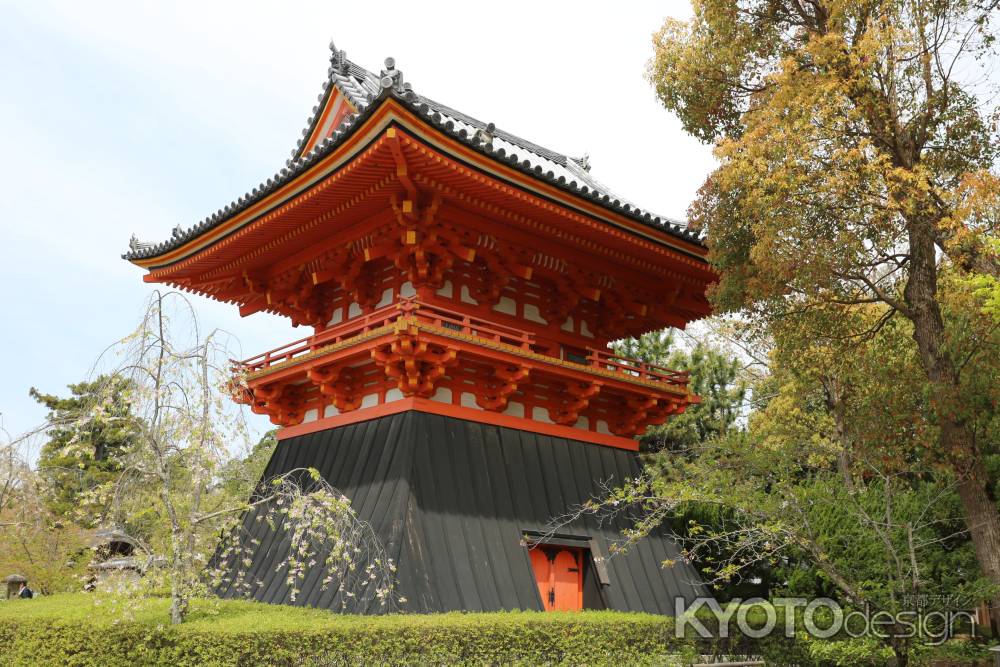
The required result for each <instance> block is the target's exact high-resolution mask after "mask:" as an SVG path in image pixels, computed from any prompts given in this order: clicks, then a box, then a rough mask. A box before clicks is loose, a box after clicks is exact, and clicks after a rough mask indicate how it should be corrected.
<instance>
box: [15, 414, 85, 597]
mask: <svg viewBox="0 0 1000 667" xmlns="http://www.w3.org/2000/svg"><path fill="white" fill-rule="evenodd" d="M35 435H37V433H36V432H29V433H26V434H23V435H21V436H19V437H11V436H10V434H9V433H7V432H6V431H4V430H3V429H0V571H2V572H7V573H15V572H16V573H18V574H22V575H25V576H27V578H28V580H29V581H30V582H32V586H33V587H34V588H35V590H37V591H39V592H42V593H45V594H51V593H58V592H63V591H67V590H73V589H77V588H79V584H80V579H79V576H80V575H81V574H82V573H83V570H84V568H85V567H86V565H87V563H88V561H89V558H88V555H87V552H86V535H85V531H83V530H82V529H81V528H80V527H78V526H76V525H74V524H73V523H71V522H68V521H65V520H63V519H62V517H60V516H57V515H55V514H54V513H53V512H52V511H51V510H50V509H49V507H48V506H47V504H46V503H45V502H44V498H45V497H46V493H45V489H46V482H45V480H44V479H43V478H42V477H40V476H39V475H38V474H37V473H36V472H35V471H34V470H32V469H31V466H30V465H29V459H30V451H31V447H30V445H31V444H32V440H33V438H34V436H35Z"/></svg>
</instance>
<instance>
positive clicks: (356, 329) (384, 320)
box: [235, 297, 688, 386]
mask: <svg viewBox="0 0 1000 667" xmlns="http://www.w3.org/2000/svg"><path fill="white" fill-rule="evenodd" d="M402 318H410V319H415V320H416V321H418V322H420V323H423V324H429V325H432V326H435V327H438V328H441V329H450V330H452V331H455V332H458V333H462V334H465V335H468V336H473V337H476V338H480V339H485V340H490V341H493V342H496V343H502V344H504V345H509V346H512V347H517V348H520V349H522V350H526V351H531V352H537V350H536V347H541V346H540V345H539V344H538V342H537V341H536V339H535V337H534V336H533V335H532V334H530V333H527V332H525V331H521V330H520V329H516V328H514V327H509V326H506V325H504V324H499V323H497V322H491V321H489V320H486V319H483V318H481V317H476V316H474V315H468V314H465V313H460V312H457V311H453V310H449V309H447V308H442V307H440V306H436V305H431V304H427V303H424V302H422V301H419V300H417V299H416V298H415V297H408V298H404V299H400V300H399V301H398V302H396V303H393V304H390V305H388V306H385V307H383V308H379V309H378V310H375V311H372V312H371V313H368V314H367V315H362V316H360V317H355V318H352V319H350V320H348V321H346V322H344V323H342V324H339V325H337V326H334V327H331V328H329V329H326V330H324V331H321V332H320V333H318V334H315V335H313V336H308V337H306V338H302V339H300V340H297V341H293V342H291V343H288V344H286V345H282V346H281V347H278V348H275V349H273V350H270V351H269V352H264V353H263V354H258V355H257V356H255V357H250V358H249V359H245V360H243V361H241V362H235V363H236V365H237V366H238V367H240V368H241V369H242V370H243V371H244V372H245V373H247V374H253V373H255V372H257V371H261V370H264V369H266V368H269V367H271V366H274V365H276V364H282V363H285V362H289V361H292V360H294V359H295V358H297V357H301V356H303V355H306V354H309V353H311V352H315V351H316V350H320V349H322V348H325V347H328V346H330V345H336V344H337V343H341V342H344V341H348V340H350V339H352V338H356V337H358V336H363V335H364V334H366V333H369V332H371V331H374V330H376V329H380V328H382V327H386V326H389V325H391V324H393V323H395V322H396V321H397V320H399V319H402ZM585 349H586V356H585V357H581V358H580V360H579V361H577V360H576V359H575V358H567V359H563V360H561V361H563V362H564V363H565V362H566V361H569V362H570V363H576V364H578V365H580V366H583V367H587V368H595V369H600V370H603V371H611V372H613V373H621V374H622V375H627V376H630V377H632V378H637V379H640V380H645V381H650V382H660V383H664V384H668V385H674V386H685V385H687V383H688V373H687V372H686V371H674V370H671V369H669V368H664V367H663V366H657V365H656V364H649V363H646V362H643V361H639V360H637V359H629V358H628V357H622V356H619V355H616V354H613V353H611V352H608V351H607V350H598V349H595V348H585Z"/></svg>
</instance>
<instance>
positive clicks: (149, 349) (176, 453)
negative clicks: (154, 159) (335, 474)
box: [91, 292, 396, 623]
mask: <svg viewBox="0 0 1000 667" xmlns="http://www.w3.org/2000/svg"><path fill="white" fill-rule="evenodd" d="M224 339H225V336H224V333H223V332H220V331H213V332H210V333H209V334H207V335H205V336H202V335H201V332H200V330H199V327H198V322H197V319H196V318H195V317H194V314H193V311H192V310H191V308H190V304H188V302H187V301H186V300H185V299H184V298H183V297H182V296H181V295H179V294H177V293H168V294H163V293H160V292H156V293H155V294H154V296H153V297H152V299H151V301H150V303H149V306H148V308H147V310H146V312H145V313H144V316H143V318H142V321H141V323H140V325H139V327H138V328H137V329H136V331H135V332H133V333H132V334H130V335H129V336H126V337H125V338H124V339H122V340H121V341H120V342H119V344H117V345H116V346H113V347H112V348H111V349H110V350H109V352H108V353H106V354H107V357H106V358H108V357H111V355H112V354H116V358H117V359H119V361H118V362H117V363H115V364H114V365H113V367H112V368H111V369H109V370H108V375H109V377H112V378H114V380H113V381H112V382H108V383H104V385H103V387H104V394H103V395H102V397H101V399H100V400H98V401H96V402H94V403H93V407H92V412H91V415H92V416H93V415H94V414H96V413H97V412H99V411H100V410H102V409H103V408H102V406H104V405H107V404H108V402H109V401H110V399H111V395H112V394H111V392H112V391H115V390H116V389H114V388H119V389H121V391H122V395H123V397H124V399H125V401H127V403H128V404H129V405H131V409H132V414H134V415H135V417H136V421H135V423H136V425H137V432H136V434H135V443H134V446H133V447H131V448H130V449H129V451H128V453H127V455H126V456H125V457H124V459H123V461H122V464H121V472H120V473H119V475H118V476H117V478H116V479H115V480H114V481H113V482H109V484H108V487H109V491H110V493H111V496H112V497H113V498H114V511H115V513H116V516H125V517H130V516H135V515H136V514H142V513H145V515H146V518H145V520H146V521H147V522H149V523H151V524H154V525H155V524H157V523H159V524H160V525H162V530H161V531H159V536H160V538H161V539H162V543H161V544H158V545H156V546H158V547H161V548H162V549H163V551H164V552H165V558H166V566H165V568H163V570H162V574H163V576H164V577H165V579H166V581H165V583H166V585H167V586H168V587H169V589H170V597H171V605H170V618H171V622H172V623H181V622H183V620H184V618H185V615H186V613H187V610H188V607H189V604H190V601H191V599H192V598H193V597H194V596H196V595H201V594H205V593H208V592H209V591H210V590H211V586H212V583H213V579H215V580H216V581H217V580H218V577H217V576H215V575H217V574H218V573H217V572H213V571H212V570H213V568H212V567H210V564H214V565H215V566H218V564H219V562H220V560H221V561H224V562H230V561H231V558H232V557H235V555H237V554H242V553H243V551H240V550H241V549H250V548H252V547H253V546H254V545H255V543H254V542H253V541H252V540H254V539H259V535H255V536H254V537H252V538H247V539H249V540H250V542H247V539H244V532H245V531H240V530H239V526H241V525H242V522H241V518H242V517H243V516H244V515H247V514H248V513H253V515H254V516H260V517H261V521H263V519H264V518H265V517H267V518H268V520H267V521H266V522H263V525H265V526H266V527H268V528H269V529H270V530H279V529H280V530H283V531H284V532H285V534H286V535H287V536H289V539H290V542H291V547H290V548H289V550H288V552H287V554H285V556H284V558H281V559H279V560H278V562H277V563H274V565H275V566H276V567H278V568H279V569H284V570H285V571H286V572H287V573H288V575H287V576H288V577H289V579H290V580H291V581H292V584H293V585H294V582H296V581H298V580H299V579H300V578H301V577H302V576H303V574H304V571H305V570H306V569H307V568H309V567H312V566H313V565H316V566H318V567H319V568H320V569H321V571H322V572H324V573H325V574H326V576H325V577H324V580H325V581H328V582H329V585H334V586H337V587H338V588H340V589H344V590H346V589H348V588H349V587H352V586H356V585H362V584H363V585H365V586H366V587H367V588H366V590H372V589H374V590H373V594H374V595H376V596H377V597H378V599H379V602H380V603H381V604H383V605H384V606H385V608H386V609H391V608H392V607H393V605H394V604H395V602H396V597H395V593H394V578H393V576H392V572H393V571H394V566H393V565H392V562H391V561H390V560H389V559H388V558H385V557H384V553H382V551H381V547H380V545H378V544H377V540H374V534H373V533H371V531H370V529H368V530H366V529H365V525H364V524H362V523H361V522H359V521H358V520H357V517H356V516H355V515H354V513H353V510H352V509H351V507H350V503H349V502H348V500H347V499H346V498H345V497H344V496H343V495H341V494H339V493H337V492H336V491H335V490H333V489H331V488H329V486H328V485H325V484H324V483H323V482H322V480H321V479H320V478H319V475H318V473H316V471H312V470H310V471H306V470H296V471H292V472H290V473H288V474H287V475H284V476H282V477H279V478H277V479H275V480H268V481H265V482H264V483H262V484H260V485H259V486H258V487H257V492H256V493H255V494H254V495H253V496H243V497H240V498H234V497H232V494H230V493H227V492H226V480H225V479H223V478H222V477H221V474H222V473H224V472H225V471H226V470H227V467H229V466H230V464H231V459H232V455H231V453H230V452H231V451H232V450H236V449H238V445H239V443H241V442H244V443H245V442H246V430H245V426H244V424H243V422H242V419H241V413H239V412H238V411H237V410H236V409H235V407H234V406H233V404H232V403H231V401H230V400H229V394H230V392H231V391H232V390H234V389H236V388H234V386H233V383H234V378H233V377H232V375H231V368H230V365H229V361H228V360H229V355H228V354H227V351H226V349H225V346H224V345H223V344H222V343H223V342H224ZM235 382H237V383H238V382H239V380H238V379H236V380H235ZM279 523H280V524H281V525H280V526H279V525H278V524H279ZM234 526H235V527H236V528H234ZM221 534H225V535H229V536H230V538H227V539H226V540H225V541H224V542H223V544H222V545H221V546H220V547H219V549H220V551H219V552H218V553H217V550H216V549H217V546H218V545H219V543H218V537H219V535H221ZM233 535H235V536H236V538H237V539H235V540H234V539H232V536H233ZM354 538H357V539H361V538H364V543H363V544H361V543H357V544H355V543H352V542H351V540H352V539H354ZM359 553H361V554H363V556H364V557H359V556H358V554H359ZM213 554H216V559H215V560H214V561H213V558H212V557H213ZM304 554H308V558H304ZM368 556H371V557H372V558H373V559H375V560H376V561H377V562H374V561H373V562H374V564H373V562H368V561H367V560H365V558H367V557H368ZM227 559H230V561H227ZM236 562H237V563H238V562H241V559H237V561H236ZM348 566H349V571H350V572H351V573H352V575H353V573H354V572H355V571H357V570H358V569H360V570H361V571H363V572H365V574H366V577H365V580H364V582H359V581H358V580H357V578H355V577H353V576H347V575H346V574H345V572H346V571H347V568H348ZM238 574H239V573H238V572H237V575H238ZM153 575H155V573H154V572H149V573H147V577H146V580H147V581H148V582H150V583H153V584H155V583H156V577H155V576H153ZM237 578H239V577H237ZM373 582H374V583H373ZM349 592H350V593H351V594H354V592H353V591H349Z"/></svg>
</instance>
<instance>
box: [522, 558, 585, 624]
mask: <svg viewBox="0 0 1000 667" xmlns="http://www.w3.org/2000/svg"><path fill="white" fill-rule="evenodd" d="M528 553H529V554H530V555H531V568H532V569H533V570H534V573H535V583H536V584H538V593H539V595H540V596H541V598H542V608H543V609H544V610H545V611H556V610H558V611H571V610H577V609H583V559H584V553H583V551H582V550H581V549H572V548H569V547H535V548H533V549H531V550H529V552H528Z"/></svg>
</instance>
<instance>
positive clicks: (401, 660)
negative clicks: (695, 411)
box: [0, 593, 985, 667]
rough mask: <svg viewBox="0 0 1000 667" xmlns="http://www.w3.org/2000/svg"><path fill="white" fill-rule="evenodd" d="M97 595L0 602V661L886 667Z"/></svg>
mask: <svg viewBox="0 0 1000 667" xmlns="http://www.w3.org/2000/svg"><path fill="white" fill-rule="evenodd" d="M96 600H97V599H95V598H94V597H93V596H92V595H88V594H83V593H79V594H71V595H57V596H52V597H46V598H39V599H35V600H14V601H10V602H0V665H4V666H6V665H11V666H21V665H24V666H27V665H69V666H74V667H85V666H86V667H90V666H94V667H96V666H101V667H104V666H105V665H107V666H108V667H118V666H122V667H126V666H127V667H136V666H140V665H178V666H186V665H191V666H194V665H218V666H229V665H233V666H236V665H239V666H241V667H242V666H251V665H312V666H317V667H318V666H320V665H331V666H332V665H361V664H365V665H384V664H389V665H453V664H459V665H484V664H486V665H498V664H502V665H560V664H561V665H593V666H599V665H608V666H614V667H623V666H624V665H679V664H688V663H689V662H690V658H691V657H692V656H693V655H694V654H695V653H713V652H718V653H722V654H731V653H736V654H747V653H754V654H759V655H761V656H763V657H764V658H766V659H767V664H768V665H769V666H772V665H789V664H795V665H799V666H800V667H808V666H816V667H840V666H844V667H846V666H848V665H850V666H852V667H855V666H857V667H860V666H861V665H874V666H877V665H884V664H886V663H885V660H886V657H887V656H886V653H885V651H884V649H882V648H881V647H880V645H879V644H877V643H876V642H871V641H853V640H852V641H835V642H821V641H817V640H809V639H807V638H800V639H799V640H790V639H786V638H784V637H783V636H781V634H780V633H776V634H774V635H772V636H771V637H768V638H766V639H763V640H758V641H752V640H747V639H746V638H742V637H734V638H731V639H729V640H709V641H702V640H697V641H696V640H691V639H678V638H676V637H675V636H674V619H672V618H669V617H663V616H652V615H649V614H629V613H622V612H612V611H589V612H588V611H584V612H564V613H551V612H550V613H542V612H506V613H481V614H471V613H470V614H460V613H452V614H427V615H419V614H414V615H395V616H382V617H366V616H347V615H338V614H331V613H330V612H326V611H320V610H315V609H301V608H298V607H282V606H277V605H265V604H260V603H255V602H245V601H219V600H196V601H195V602H194V603H193V605H192V609H191V613H190V614H189V616H188V621H187V622H185V623H184V624H183V625H180V626H170V625H168V624H167V623H166V621H167V618H168V614H167V609H168V606H169V601H168V600H166V599H162V598H153V599H147V600H143V601H142V603H141V604H140V605H139V606H138V607H137V608H136V609H134V610H133V613H132V617H131V620H128V621H121V620H120V618H121V616H120V613H115V612H113V611H112V610H111V609H109V608H108V607H107V606H106V605H96V604H95V601H96ZM752 617H753V616H752ZM703 620H704V619H703ZM706 625H710V624H709V623H708V622H706ZM780 625H781V623H779V626H780ZM921 653H924V655H922V656H921V658H922V659H918V660H916V661H915V662H917V664H927V662H926V661H927V660H928V659H929V658H930V657H931V655H933V654H937V655H940V654H942V653H944V654H947V655H951V656H954V657H955V658H959V656H961V658H965V659H972V658H973V657H981V656H984V655H985V654H984V653H983V652H982V648H981V647H975V646H961V645H956V646H953V647H952V649H951V650H949V649H948V648H947V647H945V648H943V649H941V650H940V651H939V650H934V651H930V652H923V651H922V652H921ZM684 658H688V660H684Z"/></svg>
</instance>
